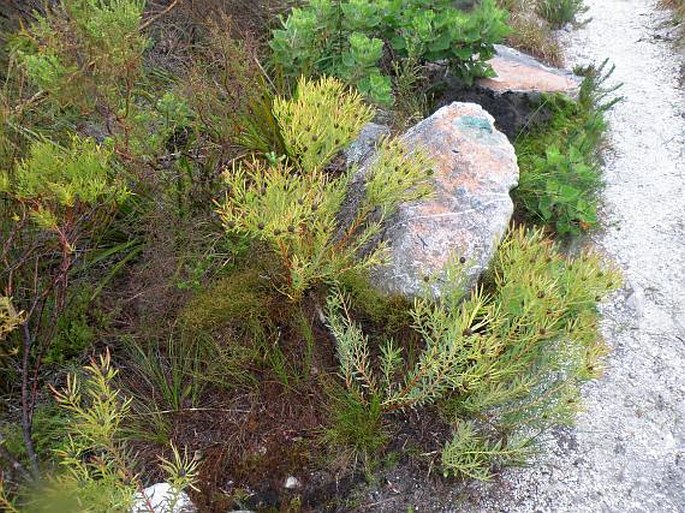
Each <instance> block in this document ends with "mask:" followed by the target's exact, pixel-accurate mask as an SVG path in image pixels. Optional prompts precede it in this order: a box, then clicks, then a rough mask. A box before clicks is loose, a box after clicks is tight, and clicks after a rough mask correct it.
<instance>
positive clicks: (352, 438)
mask: <svg viewBox="0 0 685 513" xmlns="http://www.w3.org/2000/svg"><path fill="white" fill-rule="evenodd" d="M329 397H330V400H331V403H330V404H331V405H330V410H331V411H330V417H331V423H330V426H329V427H328V428H327V429H326V431H325V433H324V440H325V441H326V444H327V445H328V446H329V447H334V448H335V449H334V450H335V458H336V460H337V461H338V462H339V463H340V464H342V465H344V466H345V467H350V466H352V467H354V466H356V464H357V462H358V461H359V460H361V461H362V463H364V464H365V465H368V463H369V462H370V460H371V459H372V458H373V456H374V455H375V454H377V452H378V451H379V450H380V449H381V448H383V447H384V446H385V445H386V443H387V442H388V435H387V433H386V429H385V427H384V426H383V411H382V409H381V406H380V402H379V400H378V398H377V397H374V398H372V399H371V400H370V402H369V403H366V402H365V401H363V400H361V399H360V397H359V396H358V395H356V394H355V393H353V392H351V391H348V390H342V391H340V390H336V391H335V392H332V393H331V394H329Z"/></svg>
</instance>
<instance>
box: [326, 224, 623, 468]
mask: <svg viewBox="0 0 685 513" xmlns="http://www.w3.org/2000/svg"><path fill="white" fill-rule="evenodd" d="M455 269H456V267H455V268H454V269H451V270H450V272H449V274H448V278H447V280H446V283H445V285H444V287H443V289H442V296H441V298H440V300H439V301H438V302H433V301H431V300H429V299H423V298H419V299H416V300H415V303H414V306H413V307H412V309H411V315H412V318H413V329H414V331H415V332H416V333H418V334H419V335H420V336H421V337H422V339H423V343H424V348H423V350H422V351H421V352H420V354H418V355H417V356H416V357H415V359H414V361H413V363H411V364H410V363H409V362H410V361H409V359H408V355H407V354H405V351H404V348H403V347H402V346H401V345H399V344H398V343H396V342H394V341H392V340H388V341H385V342H384V343H382V344H380V346H379V347H372V346H371V344H370V340H369V337H368V336H367V335H366V334H365V333H364V332H363V330H362V328H361V327H360V326H359V325H357V324H356V323H355V322H354V321H353V320H352V319H351V317H350V314H349V309H348V306H347V300H346V298H345V296H344V295H343V294H342V293H341V292H340V291H339V290H338V291H336V292H334V293H333V294H332V295H331V296H330V297H329V301H328V307H327V319H328V325H329V328H330V330H331V333H332V334H333V336H334V339H335V342H336V349H337V355H338V360H339V362H340V374H341V377H342V379H343V381H344V384H345V386H346V388H347V389H348V390H349V392H350V394H351V397H354V398H355V399H356V401H357V402H358V403H359V404H362V405H366V407H367V408H375V406H374V405H377V406H378V407H379V408H380V410H381V411H382V412H384V413H386V414H387V413H389V412H392V411H397V410H405V409H407V408H418V407H425V406H429V405H437V406H439V408H440V409H441V411H442V415H443V416H444V418H445V419H446V421H447V422H448V423H449V424H451V425H453V426H454V437H453V439H452V440H451V441H450V442H448V443H447V444H446V445H445V449H444V452H443V468H444V471H445V473H446V474H463V475H466V476H470V477H475V478H479V479H486V478H488V477H489V469H490V468H491V465H492V464H493V463H507V462H508V463H511V462H518V461H521V460H522V459H524V458H525V456H526V455H527V454H528V453H529V452H530V449H531V448H532V447H533V445H534V442H535V440H536V438H537V437H538V436H539V435H540V434H541V433H544V432H545V431H546V430H547V429H549V428H550V427H551V426H553V425H556V424H560V423H569V422H571V421H572V420H573V417H574V414H575V412H576V411H577V409H578V400H579V386H580V384H581V383H583V382H584V381H586V380H588V379H591V378H592V377H594V376H596V375H597V373H598V372H599V369H600V364H599V358H600V357H601V356H602V355H603V354H604V346H603V345H602V344H601V342H599V339H600V336H599V331H598V327H597V320H598V313H597V311H596V303H597V301H599V299H600V298H601V297H602V296H603V295H605V294H606V293H607V292H610V291H612V290H614V289H615V288H616V287H618V285H619V277H618V275H617V273H616V272H615V271H613V270H611V269H604V268H603V267H602V266H601V263H600V259H599V257H598V256H596V255H592V254H583V255H581V256H579V257H578V258H575V259H572V258H566V257H564V256H562V255H561V254H560V253H559V252H558V251H557V249H556V248H555V247H554V245H553V244H552V243H551V242H549V241H547V240H545V238H544V237H543V235H542V233H541V232H540V231H533V232H528V231H526V230H525V229H515V230H514V231H513V232H512V233H510V235H509V236H508V237H507V239H506V240H505V241H504V242H503V243H502V245H501V247H500V248H499V250H498V253H497V256H496V259H495V261H494V263H493V265H492V268H491V270H490V271H489V273H488V275H487V276H486V278H485V281H484V284H483V287H482V288H480V289H478V290H476V291H474V292H472V293H471V294H469V295H466V294H465V293H464V291H463V289H462V282H461V278H460V276H459V274H458V272H457V271H456V270H455ZM369 411H371V410H369Z"/></svg>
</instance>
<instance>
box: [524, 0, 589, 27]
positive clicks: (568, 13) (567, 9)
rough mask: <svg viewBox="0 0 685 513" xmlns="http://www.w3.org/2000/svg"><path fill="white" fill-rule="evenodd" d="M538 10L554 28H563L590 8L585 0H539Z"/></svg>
mask: <svg viewBox="0 0 685 513" xmlns="http://www.w3.org/2000/svg"><path fill="white" fill-rule="evenodd" d="M536 10H537V12H538V14H539V15H540V16H541V17H542V18H544V19H545V20H547V21H548V22H550V23H551V24H552V26H553V27H554V28H561V27H563V26H564V25H565V24H567V23H572V22H574V21H576V18H577V16H578V15H579V14H583V13H584V12H586V11H587V10H588V8H587V7H586V6H585V1H584V0H538V1H537V4H536Z"/></svg>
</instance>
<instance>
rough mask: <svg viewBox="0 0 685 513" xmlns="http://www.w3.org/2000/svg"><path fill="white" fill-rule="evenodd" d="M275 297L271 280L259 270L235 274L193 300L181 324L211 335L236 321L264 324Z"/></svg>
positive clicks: (237, 271) (247, 270) (185, 311)
mask: <svg viewBox="0 0 685 513" xmlns="http://www.w3.org/2000/svg"><path fill="white" fill-rule="evenodd" d="M272 296H273V294H272V290H271V284H270V282H269V280H268V279H266V278H265V277H263V276H261V275H260V272H259V270H258V269H256V268H248V269H245V270H242V269H239V270H235V271H234V272H232V273H230V274H228V275H226V276H222V277H221V278H219V280H218V281H217V282H216V283H214V284H212V285H211V286H209V287H207V288H206V289H205V290H203V291H201V292H199V293H198V294H197V295H196V296H195V297H193V299H191V300H190V301H189V302H188V303H187V304H186V305H185V307H184V309H183V312H182V314H181V320H182V321H183V322H184V324H185V326H186V329H188V330H189V331H191V332H199V331H204V332H212V331H213V330H215V329H217V328H221V327H222V326H223V325H225V324H226V323H230V322H234V321H249V320H251V319H254V320H255V322H264V321H265V320H266V317H267V315H268V313H269V310H270V307H271V306H272V303H273V297H272Z"/></svg>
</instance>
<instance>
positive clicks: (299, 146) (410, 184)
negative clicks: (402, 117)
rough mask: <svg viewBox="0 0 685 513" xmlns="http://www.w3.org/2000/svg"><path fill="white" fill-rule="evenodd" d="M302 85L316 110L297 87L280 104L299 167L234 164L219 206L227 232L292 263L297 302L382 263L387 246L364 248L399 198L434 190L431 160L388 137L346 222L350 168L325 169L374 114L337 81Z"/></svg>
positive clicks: (289, 287) (290, 287) (292, 293)
mask: <svg viewBox="0 0 685 513" xmlns="http://www.w3.org/2000/svg"><path fill="white" fill-rule="evenodd" d="M300 86H301V88H302V89H303V93H302V94H303V97H304V98H318V100H317V102H318V103H317V104H316V107H315V108H312V105H311V104H309V103H305V102H302V101H300V99H299V98H300V94H299V93H298V95H297V96H296V98H295V99H294V100H290V101H281V100H279V101H278V102H277V103H276V107H277V109H278V110H277V112H276V114H277V116H279V124H281V126H282V127H283V133H284V140H285V141H286V146H287V147H288V148H289V149H290V150H291V152H292V154H291V155H290V157H291V159H292V161H294V162H297V163H300V167H291V166H290V165H288V164H286V163H284V162H282V161H278V162H275V163H273V164H272V165H268V164H267V163H265V162H263V161H257V160H254V161H252V162H247V163H241V164H239V165H237V166H235V167H234V169H233V170H231V171H226V172H225V173H224V177H225V181H226V185H227V188H228V193H227V194H226V199H225V201H224V202H223V203H222V204H220V206H219V210H218V213H219V216H220V217H221V220H222V222H223V224H224V227H225V228H226V230H227V231H229V232H233V233H237V234H240V235H243V236H246V237H249V238H252V239H256V240H261V241H264V242H266V243H267V244H268V245H269V246H270V247H271V248H272V249H273V251H274V252H275V254H277V255H278V256H279V257H280V260H281V261H282V262H283V265H284V267H285V269H286V286H285V287H284V288H283V289H282V292H283V293H284V294H286V295H287V296H289V297H290V298H292V299H295V300H296V299H299V298H300V297H301V296H302V294H303V292H304V291H305V290H307V289H308V288H310V287H311V286H312V285H314V284H316V283H320V282H331V281H335V280H336V279H338V277H339V276H340V275H341V274H343V273H345V272H347V271H350V270H362V269H366V268H369V267H371V266H373V265H376V264H378V263H380V261H381V253H382V250H383V248H382V247H378V248H376V249H375V250H373V251H367V252H366V253H365V254H362V253H363V250H364V249H366V248H367V246H368V245H369V244H370V243H371V242H372V241H373V239H374V237H376V236H377V235H378V234H379V233H380V230H381V227H382V224H383V221H384V220H385V218H386V217H387V216H388V215H391V214H392V213H393V211H394V209H395V208H396V206H397V205H398V204H399V203H400V202H402V201H409V200H412V199H416V198H419V197H422V196H425V195H426V194H427V193H428V192H429V190H430V189H429V187H428V185H427V177H428V176H430V173H429V172H427V171H426V167H427V160H426V158H425V157H424V156H423V155H422V154H421V153H420V152H415V153H414V154H412V155H409V152H408V150H407V149H406V148H405V147H404V145H403V144H402V143H400V142H399V141H386V142H385V143H384V144H383V146H382V148H381V150H380V151H379V157H378V158H377V159H376V161H375V163H374V164H373V165H372V166H371V167H370V169H369V170H368V173H367V176H366V180H367V182H366V187H365V191H366V195H365V197H364V200H363V202H362V203H363V204H362V205H360V208H359V210H358V212H357V213H356V216H355V217H354V218H353V219H351V221H350V223H349V224H348V225H347V226H341V225H340V223H339V221H338V215H339V212H340V209H341V206H342V204H343V200H344V199H345V196H346V194H347V191H348V186H349V184H350V180H351V174H350V173H349V172H348V173H344V174H342V175H337V176H336V175H334V174H333V173H329V172H327V171H325V167H326V165H327V164H328V163H329V161H330V159H331V158H332V157H333V155H334V154H335V152H336V151H338V150H339V149H341V148H342V147H343V146H344V144H345V143H347V142H349V141H350V140H352V139H353V138H354V137H355V136H356V135H357V133H358V131H359V130H360V129H361V127H362V125H363V123H364V122H365V121H366V120H368V118H369V117H370V112H369V110H368V109H367V108H366V107H364V106H363V105H362V104H361V103H360V100H359V97H358V96H357V95H356V94H354V93H343V94H342V95H341V96H338V97H334V96H333V95H332V94H331V93H332V92H341V93H342V91H343V89H342V88H341V86H339V84H338V85H336V84H335V82H333V81H331V79H321V80H319V81H317V82H315V83H313V84H310V83H308V82H307V81H306V80H303V81H301V83H300ZM318 112H321V113H322V114H317V113H318ZM323 113H326V114H323ZM280 116H283V117H280ZM313 119H318V120H319V121H320V122H321V123H322V125H321V126H319V127H315V126H314V125H313V124H312V125H310V132H309V133H307V132H304V134H305V135H303V132H300V131H299V130H298V129H297V128H296V127H299V126H302V125H306V124H307V123H311V122H312V120H313ZM291 122H292V123H293V126H294V127H295V128H291V125H290V123H291ZM304 128H305V129H306V126H305V127H304ZM303 137H305V138H306V139H302V138H303Z"/></svg>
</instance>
